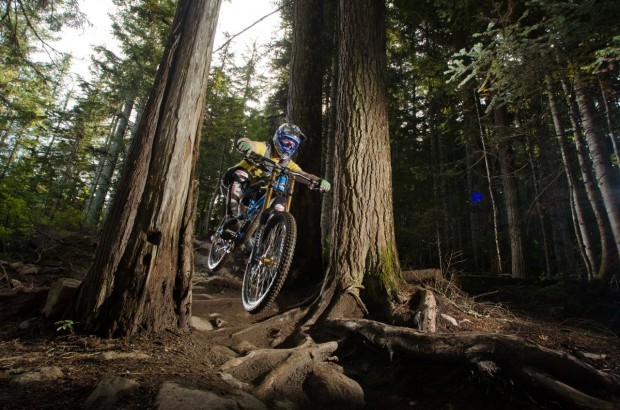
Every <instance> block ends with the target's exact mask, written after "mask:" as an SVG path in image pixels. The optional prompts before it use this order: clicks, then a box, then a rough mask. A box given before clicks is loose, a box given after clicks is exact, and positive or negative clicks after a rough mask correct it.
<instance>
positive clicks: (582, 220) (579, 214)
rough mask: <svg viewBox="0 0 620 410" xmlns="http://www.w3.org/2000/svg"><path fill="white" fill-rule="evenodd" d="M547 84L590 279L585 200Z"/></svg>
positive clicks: (591, 257) (591, 254)
mask: <svg viewBox="0 0 620 410" xmlns="http://www.w3.org/2000/svg"><path fill="white" fill-rule="evenodd" d="M546 84H547V96H548V98H549V109H550V110H551V117H552V119H553V127H554V129H555V135H556V138H557V141H558V146H559V147H560V154H561V156H562V163H563V165H564V173H565V175H566V182H567V183H568V190H569V195H570V199H571V201H570V203H571V213H572V215H573V225H574V228H575V236H576V237H577V242H578V243H579V251H580V254H581V256H582V259H583V262H584V265H585V267H586V271H587V274H588V277H589V278H591V277H592V275H593V272H594V266H596V258H595V256H594V250H593V248H592V239H591V237H590V232H589V231H588V229H587V227H586V216H585V209H584V208H583V207H584V204H585V198H583V193H582V192H581V190H580V189H579V187H577V186H576V181H575V176H574V175H573V170H572V168H571V165H570V164H571V161H570V158H569V155H568V147H567V143H566V135H564V128H563V127H562V120H561V118H560V112H559V110H558V104H557V101H556V96H555V93H554V90H553V85H552V83H551V79H550V78H549V77H547V78H546Z"/></svg>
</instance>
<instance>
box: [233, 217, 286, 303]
mask: <svg viewBox="0 0 620 410" xmlns="http://www.w3.org/2000/svg"><path fill="white" fill-rule="evenodd" d="M296 240H297V224H296V223H295V218H293V216H292V215H291V214H290V213H289V212H277V213H274V214H273V215H272V216H271V218H270V219H269V221H268V222H267V224H266V226H265V228H264V230H263V232H262V234H261V236H260V240H258V241H257V243H256V244H255V245H254V249H253V250H252V255H251V256H250V259H249V261H248V265H247V267H246V269H245V274H244V275H243V288H242V300H243V307H244V309H245V310H246V311H248V312H250V313H258V312H260V311H262V310H264V309H265V308H267V307H268V306H269V305H271V303H272V302H273V301H274V299H275V298H276V296H278V293H279V292H280V289H282V286H283V285H284V282H285V280H286V276H287V275H288V271H289V269H290V267H291V262H292V261H293V253H294V252H295V242H296ZM274 247H277V249H276V248H274ZM264 256H267V257H268V258H271V257H272V256H273V258H274V260H275V262H274V263H273V266H272V268H269V266H267V265H266V264H265V263H264V261H262V260H261V259H262V258H263V257H264ZM265 281H266V282H267V283H264V282H265ZM257 286H259V287H260V288H261V289H262V290H259V291H258V295H257V296H255V293H256V291H257V289H256V287H257Z"/></svg>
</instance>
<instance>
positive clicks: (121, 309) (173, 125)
mask: <svg viewBox="0 0 620 410" xmlns="http://www.w3.org/2000/svg"><path fill="white" fill-rule="evenodd" d="M220 3H221V0H210V1H209V0H181V2H180V3H179V6H178V8H177V12H176V15H175V18H174V22H173V24H172V31H171V34H170V37H169V42H168V45H167V47H166V50H165V52H164V57H163V59H162V62H161V63H160V66H159V71H158V74H157V78H156V80H155V85H154V88H153V90H152V92H151V96H150V98H149V101H148V103H147V106H146V108H145V111H144V114H143V116H142V120H141V123H140V126H139V128H138V132H137V135H136V136H135V138H134V140H133V143H132V147H131V150H130V154H129V157H128V160H127V163H126V166H125V169H124V170H123V176H122V178H121V182H120V184H119V188H118V190H117V191H116V195H115V197H114V201H113V204H112V206H111V208H110V214H109V216H108V218H107V220H106V223H105V225H104V232H103V236H102V240H101V243H100V245H99V247H98V248H97V251H96V254H95V260H94V262H93V265H92V266H91V268H90V270H89V272H88V274H87V276H86V278H85V280H84V282H83V283H82V286H81V287H80V290H79V293H78V297H77V300H76V304H75V306H74V316H75V317H76V318H77V320H78V321H80V322H81V323H82V324H83V325H84V327H85V330H86V331H88V332H95V333H98V334H102V335H105V336H108V337H110V336H125V335H130V334H133V333H135V332H137V331H138V330H144V331H149V332H158V331H161V330H164V329H176V328H179V327H180V328H182V329H188V327H189V318H190V317H191V305H190V300H191V282H190V280H191V276H192V274H193V263H192V262H193V261H192V259H191V248H192V243H191V240H190V239H191V237H192V235H193V221H191V219H192V218H193V215H194V208H195V195H194V183H193V178H194V167H195V162H196V158H197V154H198V143H199V136H200V129H201V126H202V121H203V115H202V114H203V110H204V107H205V96H206V88H207V78H208V73H209V64H210V59H211V52H212V49H213V38H214V32H215V27H216V24H217V18H218V13H219V7H220ZM188 249H189V250H188Z"/></svg>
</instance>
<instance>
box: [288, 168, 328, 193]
mask: <svg viewBox="0 0 620 410" xmlns="http://www.w3.org/2000/svg"><path fill="white" fill-rule="evenodd" d="M297 173H298V174H300V175H301V176H304V177H306V178H308V179H310V180H312V181H313V182H314V183H315V184H316V185H317V186H318V187H319V189H320V190H321V191H324V192H327V191H329V190H330V189H331V187H332V185H331V184H330V183H329V182H328V181H326V180H324V179H322V178H319V177H317V176H316V175H314V174H310V173H308V172H304V171H297ZM296 180H297V181H299V182H303V183H306V184H307V181H304V180H303V178H301V179H298V178H296Z"/></svg>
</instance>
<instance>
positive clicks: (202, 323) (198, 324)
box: [192, 316, 214, 332]
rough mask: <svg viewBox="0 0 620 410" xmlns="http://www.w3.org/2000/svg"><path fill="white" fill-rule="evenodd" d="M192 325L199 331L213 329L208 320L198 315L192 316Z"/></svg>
mask: <svg viewBox="0 0 620 410" xmlns="http://www.w3.org/2000/svg"><path fill="white" fill-rule="evenodd" d="M192 327H193V328H194V329H196V330H199V331H201V332H208V331H210V330H213V329H214V327H213V325H212V324H211V322H210V321H208V320H205V319H203V318H201V317H199V316H192Z"/></svg>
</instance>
